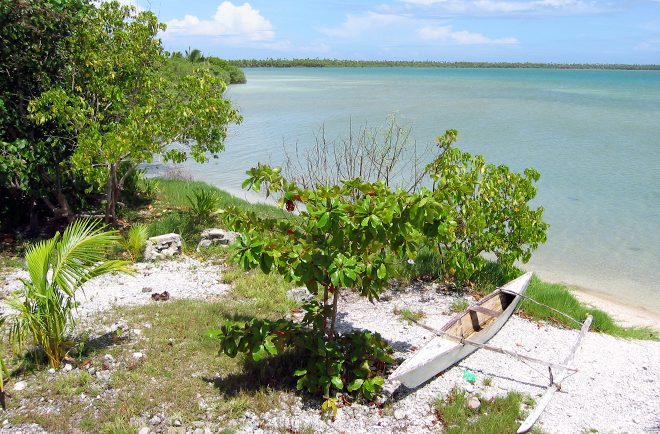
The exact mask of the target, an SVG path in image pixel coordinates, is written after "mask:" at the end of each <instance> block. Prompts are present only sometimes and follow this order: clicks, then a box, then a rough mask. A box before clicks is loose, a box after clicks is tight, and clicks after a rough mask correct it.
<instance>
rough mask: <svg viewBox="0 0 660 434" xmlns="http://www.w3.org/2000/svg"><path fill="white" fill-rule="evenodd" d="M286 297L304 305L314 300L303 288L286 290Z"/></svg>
mask: <svg viewBox="0 0 660 434" xmlns="http://www.w3.org/2000/svg"><path fill="white" fill-rule="evenodd" d="M286 296H287V297H289V298H290V299H292V300H294V301H296V302H298V303H304V302H306V301H309V300H311V299H313V298H314V296H313V295H312V294H311V293H310V292H309V290H308V289H307V288H305V287H304V286H303V287H301V288H293V289H290V290H288V291H287V292H286Z"/></svg>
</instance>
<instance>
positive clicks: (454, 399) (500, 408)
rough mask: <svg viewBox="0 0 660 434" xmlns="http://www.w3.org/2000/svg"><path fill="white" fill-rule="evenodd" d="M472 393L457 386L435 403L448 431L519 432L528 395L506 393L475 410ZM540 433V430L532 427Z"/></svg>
mask: <svg viewBox="0 0 660 434" xmlns="http://www.w3.org/2000/svg"><path fill="white" fill-rule="evenodd" d="M468 400H469V397H468V395H467V394H466V392H465V391H463V390H460V389H458V388H454V389H452V390H451V391H450V392H449V395H448V396H447V398H446V399H438V400H436V402H435V404H434V409H435V413H436V416H437V417H438V419H439V420H440V422H441V423H442V424H443V425H444V427H445V430H444V432H446V433H448V434H459V433H461V434H463V433H464V434H491V433H505V432H516V430H517V429H518V426H519V425H520V421H521V420H522V419H523V418H524V415H523V411H522V409H521V406H522V404H523V400H524V396H523V395H522V394H520V393H517V392H510V393H509V394H508V395H507V396H505V397H497V398H494V399H491V400H483V399H482V400H481V406H480V407H479V408H478V409H476V410H472V409H470V408H469V407H468ZM532 432H536V433H538V432H539V431H538V430H532Z"/></svg>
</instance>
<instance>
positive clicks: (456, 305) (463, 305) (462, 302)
mask: <svg viewBox="0 0 660 434" xmlns="http://www.w3.org/2000/svg"><path fill="white" fill-rule="evenodd" d="M469 305H470V303H468V301H467V300H466V299H464V298H459V299H456V300H454V301H453V302H452V303H451V305H450V306H449V310H450V311H452V312H454V313H457V312H463V311H464V310H465V309H467V308H468V306H469Z"/></svg>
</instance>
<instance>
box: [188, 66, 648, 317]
mask: <svg viewBox="0 0 660 434" xmlns="http://www.w3.org/2000/svg"><path fill="white" fill-rule="evenodd" d="M246 75H247V79H248V83H247V84H246V85H239V86H232V87H231V88H230V89H229V91H228V96H229V97H230V98H231V99H232V100H233V101H234V104H235V105H236V106H237V107H239V108H240V110H241V113H242V114H243V116H244V117H245V120H244V122H243V123H242V124H241V125H240V126H237V127H233V128H232V129H231V133H230V137H229V138H228V140H227V142H226V148H227V150H226V151H225V152H224V153H222V154H221V155H220V158H219V159H217V160H212V161H211V162H210V163H207V164H205V165H197V164H192V163H189V164H187V168H188V170H190V171H191V172H192V174H193V176H194V177H195V178H197V179H201V180H205V181H207V182H210V183H212V184H215V185H217V186H219V187H223V188H225V189H228V190H231V191H234V192H238V191H239V190H240V185H241V182H242V181H243V180H244V178H245V174H244V172H245V170H247V169H248V168H249V167H251V166H252V165H254V164H256V162H258V161H260V162H268V161H270V162H272V163H274V164H279V163H281V162H282V149H283V146H287V147H289V148H292V147H293V146H295V145H296V144H298V146H301V147H302V146H307V145H309V144H312V143H313V141H314V135H315V134H316V133H318V131H319V128H320V127H321V125H324V126H325V131H326V136H327V137H329V138H337V137H342V136H345V135H346V134H347V132H348V128H349V122H352V124H353V126H354V128H355V127H356V126H360V125H363V124H364V123H365V122H366V123H368V125H370V126H378V125H383V124H384V123H385V120H386V117H387V116H388V114H391V113H396V115H397V119H398V120H399V122H400V123H403V124H410V125H412V127H413V135H414V137H415V139H416V140H417V142H418V143H420V144H424V143H430V142H432V141H433V140H434V138H435V136H437V135H439V134H441V133H443V132H444V131H445V130H446V129H450V128H451V129H457V130H459V141H458V145H459V147H461V148H463V149H466V150H468V151H470V152H477V153H481V154H484V155H485V156H486V159H487V161H488V162H492V163H497V164H506V165H508V166H510V167H511V168H512V169H515V170H522V169H524V168H525V167H534V168H536V169H538V170H539V171H540V172H541V180H540V182H539V184H538V188H539V193H538V196H537V200H536V201H535V202H536V204H540V205H542V206H543V207H544V208H545V210H546V211H545V219H546V221H548V222H549V223H550V224H551V225H552V226H551V228H550V230H549V231H548V241H547V243H546V244H545V245H544V246H542V247H541V248H539V249H538V250H537V251H536V252H535V254H534V257H533V259H532V260H531V261H530V263H529V264H526V265H525V268H527V269H530V270H533V271H536V272H537V273H539V274H540V275H541V277H543V278H545V279H548V280H553V281H561V282H566V283H569V284H574V285H578V286H582V287H585V288H590V289H594V290H596V291H600V292H605V293H607V294H610V295H614V296H617V297H618V298H619V299H621V301H622V302H624V303H627V304H631V305H636V306H646V307H647V308H649V309H650V310H652V311H653V312H655V313H656V314H659V315H660V285H659V284H658V282H659V281H660V267H658V265H659V260H660V72H658V71H596V70H584V71H582V70H524V69H502V70H500V69H424V68H419V69H405V68H401V69H399V68H356V69H352V68H351V69H341V68H339V69H333V68H327V69H297V68H291V69H247V70H246Z"/></svg>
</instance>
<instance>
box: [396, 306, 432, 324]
mask: <svg viewBox="0 0 660 434" xmlns="http://www.w3.org/2000/svg"><path fill="white" fill-rule="evenodd" d="M394 314H395V315H400V316H401V317H402V318H403V319H404V320H406V321H408V322H409V323H413V322H416V321H419V320H421V319H422V318H424V317H425V316H426V315H425V314H424V312H422V311H421V310H418V311H412V310H410V309H399V308H398V307H395V308H394Z"/></svg>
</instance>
